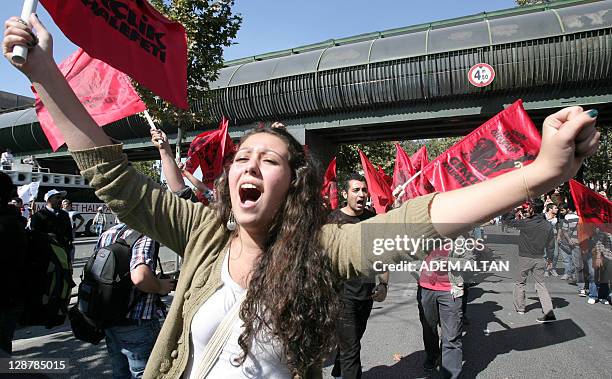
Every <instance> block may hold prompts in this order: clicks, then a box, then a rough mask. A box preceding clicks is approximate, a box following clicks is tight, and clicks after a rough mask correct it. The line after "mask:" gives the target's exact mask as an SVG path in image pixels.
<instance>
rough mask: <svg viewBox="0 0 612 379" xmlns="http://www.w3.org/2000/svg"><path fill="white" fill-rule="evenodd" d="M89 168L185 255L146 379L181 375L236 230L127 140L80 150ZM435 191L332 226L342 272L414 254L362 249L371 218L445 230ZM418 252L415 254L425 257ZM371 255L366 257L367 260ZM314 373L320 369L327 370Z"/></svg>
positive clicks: (112, 200)
mask: <svg viewBox="0 0 612 379" xmlns="http://www.w3.org/2000/svg"><path fill="white" fill-rule="evenodd" d="M72 156H73V157H74V159H75V161H76V162H77V164H78V166H79V168H80V170H81V173H82V175H83V176H84V177H85V178H86V179H87V180H89V183H90V184H91V186H92V187H94V188H95V189H96V195H97V196H98V197H99V198H100V199H101V200H103V201H104V202H105V203H107V204H108V206H109V207H110V208H111V209H112V210H113V211H114V212H116V213H117V215H118V217H119V218H120V219H121V221H123V222H125V223H126V224H127V225H129V226H130V227H131V228H134V229H136V230H138V231H139V232H142V233H144V234H146V235H147V236H149V237H151V238H153V239H154V240H157V241H159V242H160V243H162V244H164V245H166V246H167V247H168V248H170V249H172V250H173V251H175V252H177V253H179V255H182V256H183V265H182V267H181V275H180V278H179V281H178V284H177V288H176V292H175V295H174V299H173V301H172V306H171V307H170V311H169V314H168V317H167V319H166V320H165V322H164V325H163V327H162V329H161V332H160V335H159V337H158V339H157V343H156V344H155V347H154V348H153V352H152V353H151V357H150V358H149V362H148V364H147V368H146V370H145V375H144V376H145V377H146V378H179V377H180V376H181V375H182V373H183V371H184V370H185V367H186V365H187V361H188V357H189V338H190V335H191V330H190V328H191V320H192V319H193V316H194V314H195V313H196V311H197V310H198V309H199V308H200V306H201V305H202V304H203V303H204V302H205V301H206V300H207V299H208V298H209V297H210V296H211V295H212V294H213V293H214V292H215V291H216V290H217V289H218V288H219V287H220V286H221V285H222V282H221V264H222V262H223V258H224V255H225V251H226V249H224V247H225V246H226V244H227V242H228V238H229V232H228V231H227V229H226V228H225V227H224V226H223V225H224V223H223V222H219V220H217V217H216V216H215V213H214V212H213V211H212V210H211V209H210V208H208V207H206V206H204V205H202V204H195V203H192V202H190V201H186V200H183V199H180V198H179V197H177V196H175V195H173V194H172V193H171V192H170V191H165V190H164V189H163V188H162V187H160V186H159V185H158V184H156V183H154V182H153V181H152V180H151V179H149V178H148V177H146V176H144V175H141V174H139V173H138V172H136V170H135V169H134V168H133V167H131V165H130V164H129V163H128V161H127V157H126V155H125V154H123V152H122V146H121V145H111V146H104V147H99V148H94V149H88V150H81V151H73V152H72ZM432 198H433V195H428V196H423V197H420V198H417V199H415V200H412V201H410V202H408V203H407V204H405V205H404V206H402V207H400V208H398V209H396V210H393V211H391V212H388V213H386V214H384V215H379V216H376V217H373V218H371V219H369V220H367V221H366V222H362V223H360V224H354V225H351V224H347V225H345V226H343V227H341V228H340V227H338V226H336V225H326V226H324V227H323V230H322V239H321V243H322V245H323V247H324V248H325V249H326V250H327V252H328V253H329V255H330V257H331V260H332V267H333V270H334V273H335V274H336V275H338V276H339V277H340V278H345V279H348V278H352V277H355V276H358V275H360V274H366V275H367V274H371V272H368V268H370V270H373V269H371V267H372V264H371V262H373V261H374V260H381V259H382V260H383V261H385V262H392V261H399V260H402V259H406V258H408V256H407V254H400V253H390V254H384V255H381V256H375V255H373V254H363V255H362V252H361V246H360V244H361V242H360V241H361V229H360V228H362V227H363V225H364V224H367V223H397V224H402V227H403V224H405V225H406V230H405V231H406V234H408V235H411V236H415V237H419V236H423V237H425V238H427V237H437V236H438V234H437V232H436V231H435V229H434V228H433V226H432V225H431V221H430V218H429V204H430V202H431V200H432ZM423 255H424V253H423V252H422V251H420V252H418V253H417V254H416V256H414V258H423ZM364 260H365V262H364ZM313 374H314V375H307V376H320V371H319V373H318V374H317V373H313Z"/></svg>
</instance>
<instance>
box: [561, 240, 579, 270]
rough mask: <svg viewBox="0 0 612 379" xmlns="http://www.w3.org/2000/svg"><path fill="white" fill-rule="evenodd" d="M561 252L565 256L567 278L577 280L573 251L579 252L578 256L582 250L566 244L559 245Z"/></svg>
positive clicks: (564, 264) (564, 263)
mask: <svg viewBox="0 0 612 379" xmlns="http://www.w3.org/2000/svg"><path fill="white" fill-rule="evenodd" d="M559 250H560V251H561V253H562V254H563V266H564V267H565V272H564V274H566V275H567V276H569V277H571V278H575V276H576V267H575V266H574V259H573V255H574V251H573V250H578V251H577V252H576V254H580V249H579V248H577V247H576V248H572V247H570V246H567V245H564V244H559Z"/></svg>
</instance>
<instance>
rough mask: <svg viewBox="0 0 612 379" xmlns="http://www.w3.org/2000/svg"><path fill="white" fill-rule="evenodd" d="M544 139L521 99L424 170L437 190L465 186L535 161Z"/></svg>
mask: <svg viewBox="0 0 612 379" xmlns="http://www.w3.org/2000/svg"><path fill="white" fill-rule="evenodd" d="M541 141H542V139H541V137H540V134H539V133H538V131H537V129H536V128H535V125H534V124H533V122H532V121H531V119H530V118H529V116H528V115H527V113H526V112H525V110H524V109H523V105H522V101H521V100H518V101H516V102H515V103H514V104H512V105H511V106H510V107H508V108H507V109H505V110H503V111H501V112H500V113H498V114H497V115H495V116H494V117H493V118H491V119H490V120H488V121H487V122H485V123H484V124H482V125H481V126H480V127H479V128H478V129H476V130H474V131H473V132H471V133H470V134H468V135H467V136H466V137H465V138H463V139H462V140H461V141H459V142H458V143H456V144H455V145H453V146H452V147H451V148H449V149H448V150H446V151H445V152H444V153H442V154H441V155H440V156H439V157H437V158H436V159H435V160H433V161H432V162H430V163H429V164H428V165H427V166H426V167H424V168H423V170H422V171H423V172H422V174H421V176H423V180H425V179H427V180H429V182H430V183H431V185H432V186H433V187H434V188H435V190H436V191H441V192H444V191H449V190H453V189H456V188H461V187H465V186H468V185H471V184H474V183H478V182H480V181H483V180H486V179H487V178H494V177H496V176H499V175H501V174H503V173H505V172H508V171H512V170H514V169H515V166H514V163H515V162H522V163H523V164H527V163H530V162H532V161H533V160H534V159H535V158H536V156H537V155H538V152H539V150H540V144H541Z"/></svg>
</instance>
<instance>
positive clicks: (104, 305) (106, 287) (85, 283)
mask: <svg viewBox="0 0 612 379" xmlns="http://www.w3.org/2000/svg"><path fill="white" fill-rule="evenodd" d="M127 229H128V227H127V226H124V227H123V228H121V230H120V231H119V234H118V235H122V234H123V233H124V232H125V230H127ZM140 237H142V234H141V233H138V232H135V231H134V232H132V233H130V235H129V236H128V237H127V238H126V239H123V238H117V240H116V241H115V242H114V243H112V244H110V245H108V246H106V247H100V248H98V249H97V250H96V251H95V252H94V254H93V255H92V256H91V257H90V258H89V260H88V261H87V263H86V264H85V268H84V269H83V273H82V274H81V284H79V294H78V301H77V308H78V310H79V311H80V313H81V314H82V315H83V317H84V319H85V320H86V321H87V322H89V323H90V324H91V325H92V326H94V327H96V328H99V329H104V328H108V327H110V326H115V325H118V324H119V323H120V322H121V321H124V320H125V317H126V315H127V314H128V312H129V311H130V310H131V308H132V307H133V306H134V305H135V304H136V303H137V302H138V301H139V296H141V295H142V292H138V296H136V297H135V298H134V299H131V294H132V288H133V287H134V284H133V283H132V279H131V277H130V261H131V259H132V248H133V247H134V244H135V243H136V241H137V240H138V239H139V238H140ZM158 248H159V244H157V243H155V255H157V249H158Z"/></svg>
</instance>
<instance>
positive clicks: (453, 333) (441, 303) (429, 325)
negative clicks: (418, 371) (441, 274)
mask: <svg viewBox="0 0 612 379" xmlns="http://www.w3.org/2000/svg"><path fill="white" fill-rule="evenodd" d="M417 302H418V304H419V319H420V321H421V326H422V327H423V343H424V344H425V352H426V353H427V361H428V363H434V362H436V361H437V360H438V359H439V358H440V357H441V358H442V365H441V367H440V373H441V374H442V377H444V378H453V379H454V378H458V377H459V375H460V374H461V368H462V363H463V362H462V360H463V350H462V347H463V346H462V344H461V325H462V321H461V316H462V314H461V313H462V312H461V303H462V299H461V298H453V296H452V295H451V293H450V292H448V291H434V290H430V289H427V288H423V287H421V286H419V289H418V291H417ZM438 324H440V328H441V331H442V336H441V337H442V338H441V340H440V336H438ZM440 347H441V348H440Z"/></svg>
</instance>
